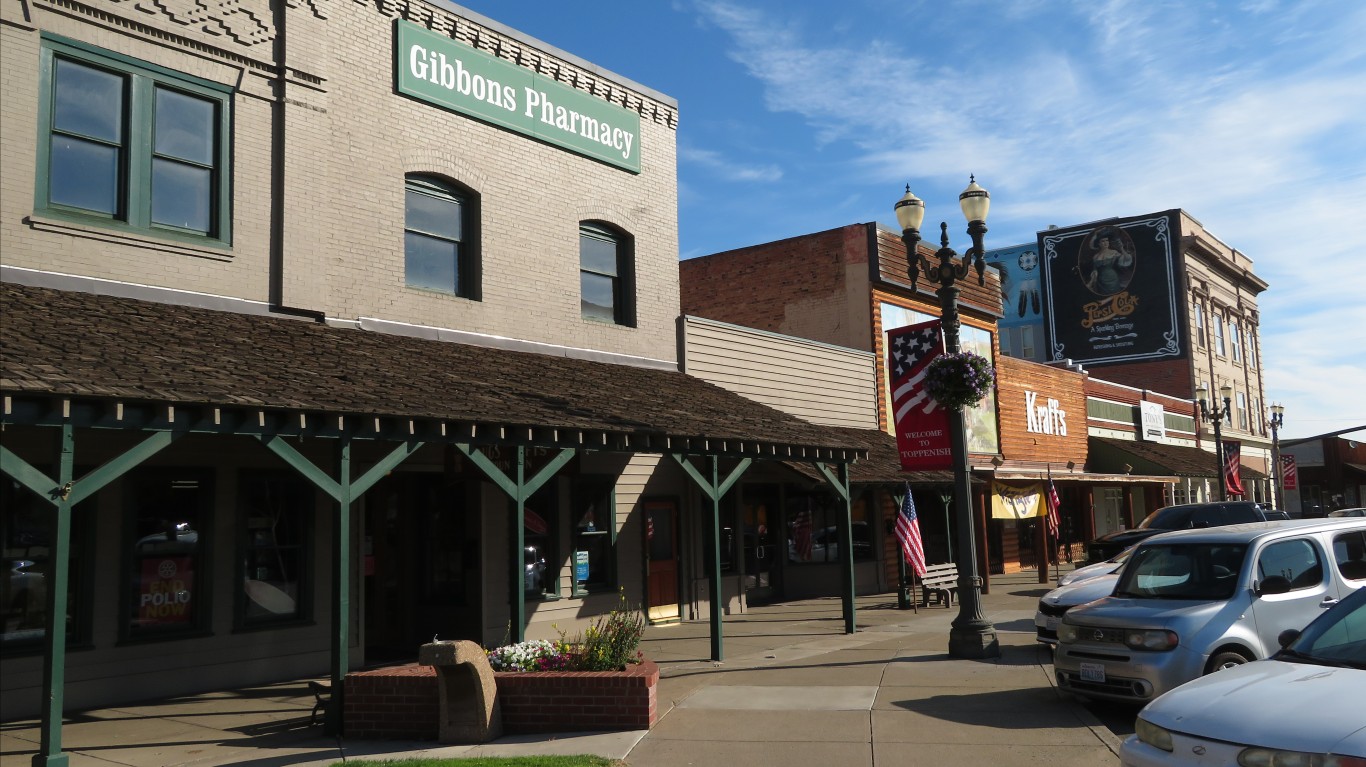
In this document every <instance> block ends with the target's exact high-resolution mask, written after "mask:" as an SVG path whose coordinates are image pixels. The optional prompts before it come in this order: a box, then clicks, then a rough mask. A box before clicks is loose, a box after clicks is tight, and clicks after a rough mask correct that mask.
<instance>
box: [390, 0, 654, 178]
mask: <svg viewBox="0 0 1366 767" xmlns="http://www.w3.org/2000/svg"><path fill="white" fill-rule="evenodd" d="M394 24H395V59H396V60H395V62H394V66H395V68H396V70H397V73H396V74H397V76H396V77H395V80H396V81H397V84H398V92H399V93H402V94H404V95H407V96H411V97H413V98H415V99H418V100H420V101H425V102H427V103H429V104H435V105H436V106H439V107H442V108H444V109H449V110H451V111H453V112H459V113H461V114H466V115H470V116H471V117H477V118H479V119H480V120H484V121H485V122H490V123H493V124H494V125H497V126H499V127H502V128H506V129H508V130H512V131H516V132H518V133H523V134H526V135H528V136H533V137H535V138H537V139H540V140H541V141H544V142H546V143H548V144H554V145H555V146H558V147H562V148H564V149H568V150H569V151H571V152H577V153H579V154H582V155H585V156H587V157H592V158H594V159H596V160H601V161H603V162H605V163H609V164H611V165H615V166H617V167H619V168H625V169H626V170H629V171H631V172H632V173H639V172H640V115H638V114H636V113H635V112H632V111H630V110H627V109H623V108H621V107H618V106H615V105H613V104H609V103H607V102H606V101H603V100H602V99H600V98H597V97H596V96H592V95H589V94H587V93H584V92H583V91H580V90H578V89H576V88H570V87H568V86H566V85H563V84H561V83H558V82H556V81H555V80H553V79H551V78H549V77H546V76H544V75H540V74H537V73H536V72H533V71H531V70H529V69H526V68H524V67H519V66H517V65H516V64H512V63H510V62H507V61H503V60H502V59H499V58H495V57H493V56H490V55H488V54H486V53H481V52H480V51H477V50H475V49H474V48H471V47H469V46H468V45H465V44H463V43H459V42H456V41H455V40H452V39H451V38H449V37H446V36H444V35H439V34H436V33H435V32H432V31H430V30H428V29H426V28H424V27H420V26H418V25H416V24H413V23H412V22H409V21H404V20H402V19H398V20H396V21H395V22H394Z"/></svg>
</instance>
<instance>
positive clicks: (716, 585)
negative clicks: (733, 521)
mask: <svg viewBox="0 0 1366 767" xmlns="http://www.w3.org/2000/svg"><path fill="white" fill-rule="evenodd" d="M710 463H711V466H710V468H711V477H710V478H711V487H712V488H713V492H712V493H711V517H710V518H709V519H708V520H707V536H706V537H707V550H708V551H710V552H711V572H710V573H708V574H707V575H708V583H707V590H708V592H710V598H711V599H710V601H711V659H712V660H714V661H716V662H718V663H720V662H721V660H722V659H723V658H724V647H723V646H722V644H723V636H724V633H723V631H722V629H721V625H722V621H721V616H722V610H721V493H720V492H716V491H715V488H716V487H717V483H718V481H719V480H720V477H721V475H720V467H719V466H718V465H717V464H718V461H717V458H716V456H714V455H713V456H711V461H710Z"/></svg>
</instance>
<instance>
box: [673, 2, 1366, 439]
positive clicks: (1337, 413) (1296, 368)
mask: <svg viewBox="0 0 1366 767" xmlns="http://www.w3.org/2000/svg"><path fill="white" fill-rule="evenodd" d="M1306 5H1309V4H1307V3H1290V4H1287V5H1286V6H1285V7H1281V6H1279V5H1277V4H1275V3H1272V2H1255V3H1250V4H1244V5H1243V7H1241V8H1238V7H1226V6H1219V5H1217V4H1216V5H1214V6H1206V5H1192V4H1189V3H1186V2H1170V3H1156V2H1151V1H1143V2H1140V1H1139V0H1108V1H1107V2H1104V3H1095V2H1089V1H1088V2H1078V3H1076V4H1075V5H1074V6H1072V7H1070V8H1067V9H1064V10H1063V11H1060V10H1059V9H1058V8H1057V7H1056V4H1039V5H1031V6H1024V7H1023V8H1022V7H1018V6H1017V7H1015V8H1014V10H1013V18H1011V19H1009V20H1008V21H1004V22H1001V23H1003V24H1007V25H1008V26H1004V27H1001V28H998V29H995V30H990V32H992V34H987V35H985V38H986V39H985V40H975V39H973V38H972V37H971V36H970V35H968V34H964V35H963V36H962V37H958V36H957V33H948V34H949V36H948V39H947V40H946V41H940V43H939V44H933V39H932V38H929V36H928V35H926V36H925V38H926V39H925V42H924V43H923V44H922V42H921V35H916V36H915V37H913V38H911V39H912V40H913V42H911V43H907V42H904V40H905V39H906V38H905V36H904V35H901V34H898V32H899V30H894V29H886V28H875V29H873V30H872V31H871V33H868V34H866V35H865V36H864V37H863V38H858V37H857V36H855V35H851V34H849V33H848V32H847V31H842V33H841V34H839V35H835V34H828V33H826V32H828V30H819V31H818V30H817V29H816V28H815V27H813V26H807V27H803V26H802V25H800V24H798V23H797V22H794V21H791V20H790V19H791V18H792V17H790V16H785V17H778V16H777V13H771V14H765V13H763V12H760V11H757V10H754V9H753V8H750V7H740V6H738V5H735V4H732V3H728V2H722V1H719V0H708V1H706V2H702V3H699V5H698V6H697V7H698V9H699V11H700V12H701V14H702V17H703V18H704V19H705V20H706V22H708V23H710V24H714V25H716V26H717V27H719V28H720V29H722V30H723V31H724V32H725V33H726V34H727V35H729V37H730V39H731V40H732V48H731V50H730V52H729V55H730V56H731V57H732V58H733V59H734V60H735V61H737V62H739V63H740V64H741V65H743V66H744V67H745V69H746V70H747V71H748V72H749V74H750V75H751V76H753V77H754V78H756V79H757V80H758V81H759V82H760V83H761V84H762V86H763V89H764V99H765V105H766V107H767V108H768V109H769V110H770V111H772V112H775V113H789V114H794V115H796V116H798V117H799V118H800V119H801V120H802V121H804V122H805V123H806V124H807V125H808V126H809V127H810V129H811V130H812V131H813V132H814V135H815V137H816V142H817V148H822V147H828V146H831V145H836V144H838V145H841V146H842V147H843V148H844V151H846V153H847V154H848V157H847V162H846V163H845V164H844V165H845V167H844V169H843V171H842V172H843V173H845V174H847V176H848V177H847V178H846V179H845V181H846V182H847V185H848V186H854V185H855V184H857V185H860V186H862V187H872V186H876V187H877V188H881V187H882V186H884V185H885V186H887V187H888V188H889V190H890V188H891V187H892V186H893V185H898V184H899V183H901V182H902V181H905V180H910V181H911V183H912V188H913V189H916V191H917V193H918V194H920V196H922V197H925V198H926V199H927V200H930V201H931V202H932V205H933V206H934V207H945V206H948V205H951V201H952V200H953V199H954V197H953V195H955V194H956V192H957V191H958V189H959V188H961V187H962V186H963V185H965V184H966V181H967V179H966V175H967V173H968V172H969V171H971V172H975V173H976V174H977V176H978V178H979V179H981V180H982V181H983V183H984V184H985V185H987V186H988V188H989V189H991V190H992V193H993V202H994V203H995V204H994V205H993V207H992V214H993V222H992V227H993V229H994V230H995V231H996V232H997V235H998V236H1002V237H1003V239H1002V240H999V241H998V242H999V243H1000V244H1006V243H1007V242H1017V241H1025V240H1028V239H1032V238H1033V233H1034V231H1036V230H1037V229H1041V228H1043V227H1044V226H1046V225H1047V224H1050V223H1056V224H1061V225H1068V224H1074V223H1081V222H1085V221H1090V220H1096V219H1099V218H1105V217H1109V216H1122V215H1133V214H1137V213H1145V212H1150V211H1156V210H1164V209H1167V208H1174V207H1180V208H1184V209H1186V210H1187V211H1189V212H1190V213H1192V214H1193V215H1195V216H1196V217H1197V218H1199V219H1200V220H1201V221H1202V222H1203V223H1204V224H1205V225H1206V227H1207V228H1208V229H1209V230H1210V231H1211V232H1212V233H1214V234H1215V235H1216V236H1218V237H1219V238H1221V239H1223V240H1224V241H1225V242H1228V243H1229V244H1230V245H1232V246H1233V247H1235V248H1238V249H1239V250H1241V251H1243V252H1245V253H1247V254H1249V255H1250V257H1251V258H1252V259H1253V260H1254V263H1255V266H1256V269H1257V273H1258V275H1259V276H1261V277H1262V278H1263V279H1266V280H1267V281H1268V282H1269V283H1270V284H1271V289H1270V290H1268V291H1267V292H1266V293H1265V294H1263V295H1262V296H1261V297H1259V304H1260V306H1261V309H1262V313H1263V318H1262V337H1263V343H1264V355H1265V358H1266V363H1267V377H1266V380H1267V386H1268V394H1269V398H1271V399H1284V400H1286V401H1287V407H1288V408H1290V412H1291V413H1293V412H1295V411H1296V410H1298V411H1300V412H1301V413H1302V414H1303V415H1302V416H1301V418H1302V421H1301V424H1302V425H1303V426H1305V428H1304V430H1303V431H1300V430H1298V429H1296V428H1293V427H1292V422H1293V416H1292V415H1290V414H1288V415H1287V422H1286V426H1287V429H1286V433H1287V434H1295V433H1298V434H1301V435H1305V436H1307V435H1309V434H1312V433H1316V432H1318V431H1324V430H1328V429H1327V428H1320V427H1324V426H1325V425H1327V426H1328V427H1331V425H1332V424H1333V423H1336V422H1337V421H1335V419H1339V420H1340V419H1341V418H1342V417H1344V416H1346V417H1356V418H1358V419H1359V420H1362V421H1363V422H1366V401H1364V400H1363V399H1362V397H1364V396H1366V395H1361V394H1355V393H1353V394H1349V395H1347V396H1348V398H1349V401H1348V402H1343V401H1342V397H1341V396H1338V397H1337V398H1336V400H1335V399H1334V397H1333V396H1330V395H1331V390H1332V387H1333V385H1334V381H1335V380H1336V381H1337V382H1356V383H1357V384H1360V383H1361V382H1366V310H1363V309H1362V308H1361V307H1362V306H1363V305H1366V301H1363V298H1362V297H1363V296H1366V269H1357V268H1354V267H1353V266H1350V265H1351V264H1354V263H1356V262H1357V261H1359V260H1360V259H1361V258H1362V254H1363V253H1364V252H1366V229H1363V227H1361V225H1360V224H1359V221H1360V218H1361V214H1360V211H1361V210H1363V209H1366V147H1363V145H1362V138H1361V136H1362V127H1361V126H1363V125H1366V98H1363V97H1362V96H1361V94H1364V93H1366V70H1364V69H1363V67H1362V66H1361V65H1360V63H1361V62H1362V61H1366V54H1364V53H1363V51H1366V46H1362V45H1361V44H1360V40H1361V39H1366V4H1357V3H1344V2H1330V3H1327V4H1326V5H1327V6H1328V7H1327V8H1325V7H1322V5H1321V6H1320V7H1318V8H1317V9H1316V10H1315V9H1314V8H1306V7H1305V6H1306ZM981 12H982V9H981V8H972V7H969V8H968V10H967V11H964V10H963V8H962V6H958V5H956V4H936V5H934V6H915V7H914V8H913V9H911V10H907V11H906V14H907V16H914V18H913V19H911V21H913V22H914V23H915V24H916V25H917V30H918V31H923V30H926V29H930V28H933V29H934V30H936V31H943V30H952V29H956V28H958V27H960V26H961V27H962V28H963V29H966V30H971V29H972V28H973V27H972V24H973V23H974V22H978V23H979V25H980V24H981V23H984V22H982V21H981V19H980V18H979V19H969V18H957V19H955V18H952V15H953V14H955V13H964V14H966V13H981ZM1026 14H1033V15H1032V16H1026ZM1068 14H1070V16H1068ZM931 16H933V18H931ZM1064 17H1066V18H1064ZM1065 23H1067V24H1070V25H1069V26H1065V27H1061V26H1059V27H1058V28H1046V25H1049V24H1052V25H1055V26H1057V25H1062V24H1065ZM840 29H841V30H844V27H843V25H841V26H840ZM892 41H896V42H892ZM791 170H792V171H793V172H794V173H795V172H796V169H795V168H793V169H791ZM922 185H923V187H922ZM922 188H926V190H925V191H922ZM927 192H928V193H927ZM830 193H831V195H832V198H833V199H834V200H839V199H847V198H846V189H845V188H844V187H840V186H837V185H835V184H832V188H831V191H830ZM931 195H933V198H931ZM893 196H894V195H891V193H890V191H889V199H890V198H891V197H893ZM832 204H835V203H832ZM873 209H874V210H875V211H876V212H877V214H878V215H879V216H880V217H882V218H888V217H889V211H890V204H888V205H886V206H884V205H881V204H878V205H875V206H874V208H873ZM930 215H931V217H937V216H945V217H947V216H948V212H946V211H942V210H941V211H938V212H932V213H931V214H930ZM794 233H795V232H794ZM789 234H791V233H789ZM1354 391H1355V388H1354ZM1352 397H1355V398H1357V400H1356V401H1355V402H1352V401H1350V399H1351V398H1352ZM1292 400H1293V403H1292Z"/></svg>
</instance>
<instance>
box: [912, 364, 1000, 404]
mask: <svg viewBox="0 0 1366 767" xmlns="http://www.w3.org/2000/svg"><path fill="white" fill-rule="evenodd" d="M995 380H996V373H995V371H994V370H992V367H991V363H990V362H988V361H987V360H986V358H985V357H981V356H978V355H976V354H973V353H972V352H958V353H956V354H941V355H939V356H938V357H935V358H934V359H933V360H932V361H931V362H930V364H929V365H928V366H927V367H926V368H925V391H927V392H929V395H930V396H931V397H934V400H935V401H936V402H938V403H939V404H940V405H942V406H944V407H946V408H950V409H954V408H968V407H972V406H973V405H976V404H977V403H978V402H981V401H982V398H983V397H985V396H987V392H989V391H991V385H992V383H993V382H994V381H995Z"/></svg>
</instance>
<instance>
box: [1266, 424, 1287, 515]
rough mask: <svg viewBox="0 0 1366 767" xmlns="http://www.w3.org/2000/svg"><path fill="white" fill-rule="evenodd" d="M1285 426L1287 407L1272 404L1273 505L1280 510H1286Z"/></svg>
mask: <svg viewBox="0 0 1366 767" xmlns="http://www.w3.org/2000/svg"><path fill="white" fill-rule="evenodd" d="M1284 424H1285V406H1284V405H1282V404H1280V403H1279V402H1273V403H1272V404H1271V420H1270V425H1271V485H1272V490H1273V491H1274V494H1275V498H1274V499H1273V505H1275V507H1276V508H1278V509H1284V508H1286V505H1285V485H1284V478H1283V477H1282V476H1281V426H1282V425H1284Z"/></svg>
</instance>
